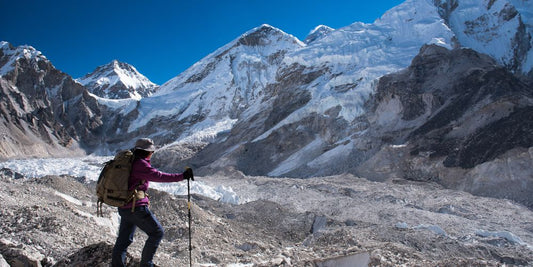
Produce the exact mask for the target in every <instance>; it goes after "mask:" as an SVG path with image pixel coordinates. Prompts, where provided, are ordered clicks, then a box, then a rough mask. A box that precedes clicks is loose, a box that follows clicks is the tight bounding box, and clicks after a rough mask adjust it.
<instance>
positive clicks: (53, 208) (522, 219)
mask: <svg viewBox="0 0 533 267" xmlns="http://www.w3.org/2000/svg"><path fill="white" fill-rule="evenodd" d="M0 173H1V174H0V202H1V203H2V209H0V254H1V256H2V257H3V259H0V266H8V265H7V264H10V265H11V266H108V263H109V259H110V253H111V249H112V244H113V242H114V238H115V235H116V230H117V226H118V219H119V218H118V216H117V214H116V212H115V211H114V209H113V208H110V207H109V208H108V207H106V208H105V210H104V217H103V218H99V217H96V207H95V203H96V200H95V197H94V194H93V191H94V183H87V182H86V181H85V180H84V179H82V178H75V177H69V176H47V177H43V178H38V179H27V178H24V177H21V176H20V175H19V176H17V175H15V174H14V173H13V172H11V171H9V170H3V171H2V172H0ZM197 180H202V182H204V183H207V184H210V185H212V186H216V185H223V186H227V187H231V188H232V189H233V190H234V191H235V192H236V193H237V194H238V195H239V197H240V203H242V204H239V205H233V204H228V203H223V202H220V201H216V200H212V199H208V198H206V197H202V196H198V195H193V206H192V214H193V224H192V229H193V231H192V243H193V252H192V258H193V265H194V266H399V265H404V266H504V265H505V266H531V265H532V264H533V246H532V245H533V212H532V211H531V210H529V209H527V208H526V207H524V206H522V205H519V204H516V203H513V202H510V201H508V200H501V199H493V198H486V197H476V196H473V195H471V194H469V193H465V192H459V191H453V190H447V189H443V188H442V187H440V186H438V185H436V184H433V183H425V182H413V181H405V180H390V181H386V182H370V181H368V180H366V179H361V178H357V177H353V176H351V175H338V176H331V177H323V178H311V179H305V180H302V179H281V178H266V177H249V176H244V175H242V174H240V173H238V172H232V171H228V172H225V173H219V174H217V175H213V176H209V177H198V178H197ZM150 194H151V196H152V197H151V199H152V203H153V204H152V210H153V211H154V213H155V214H156V216H157V217H158V219H159V220H160V222H161V223H162V225H163V226H164V227H165V230H166V232H165V238H164V240H163V242H162V245H161V247H160V249H159V250H158V253H157V255H156V258H155V262H156V263H157V265H158V266H187V265H188V224H187V201H186V198H185V197H181V196H173V195H169V194H168V193H165V192H160V191H156V190H152V191H151V192H150ZM144 240H145V235H144V234H143V233H142V232H139V233H138V234H137V236H136V238H135V241H134V243H133V244H132V246H131V247H130V249H129V251H128V252H129V260H130V263H131V265H132V266H133V264H134V263H135V262H138V258H139V257H140V251H141V249H142V245H143V243H144ZM6 262H7V263H6ZM3 264H4V265H3Z"/></svg>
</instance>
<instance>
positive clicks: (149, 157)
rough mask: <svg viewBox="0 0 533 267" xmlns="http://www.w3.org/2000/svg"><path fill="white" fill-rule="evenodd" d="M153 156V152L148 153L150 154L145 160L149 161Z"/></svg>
mask: <svg viewBox="0 0 533 267" xmlns="http://www.w3.org/2000/svg"><path fill="white" fill-rule="evenodd" d="M153 154H154V152H150V153H149V154H148V157H146V159H151V158H152V155H153Z"/></svg>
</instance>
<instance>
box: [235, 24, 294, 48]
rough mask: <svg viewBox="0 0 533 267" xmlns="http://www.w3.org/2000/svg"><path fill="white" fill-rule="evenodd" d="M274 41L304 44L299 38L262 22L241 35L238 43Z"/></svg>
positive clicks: (261, 44)
mask: <svg viewBox="0 0 533 267" xmlns="http://www.w3.org/2000/svg"><path fill="white" fill-rule="evenodd" d="M273 41H274V42H280V41H288V42H290V43H297V44H301V45H304V44H303V43H302V42H301V41H300V40H298V38H296V37H294V36H293V35H290V34H288V33H285V32H284V31H282V30H280V29H278V28H276V27H273V26H271V25H268V24H262V25H261V26H259V27H256V28H253V29H251V30H249V31H248V32H246V33H244V34H243V35H241V37H240V38H239V39H238V43H240V44H242V45H246V46H267V45H270V44H272V43H273Z"/></svg>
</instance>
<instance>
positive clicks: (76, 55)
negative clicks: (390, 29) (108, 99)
mask: <svg viewBox="0 0 533 267" xmlns="http://www.w3.org/2000/svg"><path fill="white" fill-rule="evenodd" d="M401 2H403V1H402V0H373V1H361V0H351V1H349V0H342V1H336V0H329V1H318V0H294V1H293V0H268V1H265V0H263V1H256V0H233V1H226V0H218V1H208V0H188V1H181V0H168V1H157V0H106V1H102V0H84V1H81V0H50V1H44V0H32V1H29V0H16V1H13V0H0V10H1V11H2V15H1V16H0V40H2V41H7V42H9V43H11V44H12V45H15V46H18V45H26V44H27V45H31V46H33V47H35V48H36V49H37V50H39V51H41V52H42V53H43V54H44V55H45V56H46V57H47V58H48V59H49V60H50V61H51V62H52V64H54V66H55V67H56V68H58V69H59V70H61V71H63V72H66V73H68V74H70V75H71V76H72V77H74V78H79V77H81V76H83V75H85V74H87V73H89V72H92V71H93V70H94V69H95V68H96V67H98V66H100V65H104V64H107V63H109V62H111V61H112V60H113V59H117V60H119V61H122V62H126V63H129V64H131V65H133V66H135V67H136V68H137V70H139V72H141V73H142V74H144V75H145V76H147V77H148V78H149V79H150V80H151V81H153V82H155V83H157V84H163V83H164V82H166V81H168V80H170V79H171V78H173V77H175V76H177V75H178V74H180V73H181V72H183V71H184V70H186V69H187V68H188V67H190V66H191V65H192V64H194V63H195V62H197V61H199V60H200V59H202V58H203V57H205V56H207V55H208V54H209V53H211V52H213V51H215V50H216V49H217V48H219V47H221V46H223V45H225V44H227V43H228V42H230V41H232V40H233V39H235V38H237V37H239V36H240V35H241V34H243V33H244V32H246V31H248V30H250V29H253V28H255V27H257V26H259V25H261V24H264V23H266V24H270V25H272V26H274V27H277V28H279V29H281V30H283V31H284V32H286V33H289V34H292V35H294V36H296V37H297V38H299V39H300V40H303V39H305V37H306V36H307V34H308V33H309V31H311V30H312V29H313V28H315V27H316V26H318V25H321V24H324V25H328V26H330V27H332V28H341V27H344V26H348V25H350V24H352V23H354V22H366V23H371V22H373V21H374V20H375V19H377V18H379V17H380V16H381V15H382V14H383V13H384V12H386V11H387V10H389V9H390V8H392V7H394V6H396V5H398V4H400V3H401Z"/></svg>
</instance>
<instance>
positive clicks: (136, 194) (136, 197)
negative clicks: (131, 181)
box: [131, 180, 150, 212]
mask: <svg viewBox="0 0 533 267" xmlns="http://www.w3.org/2000/svg"><path fill="white" fill-rule="evenodd" d="M144 183H146V180H142V181H140V182H139V184H138V185H137V186H136V187H135V189H134V190H133V195H132V196H131V197H132V199H133V200H132V201H133V203H132V204H131V212H134V211H135V204H136V203H137V200H140V199H143V198H145V197H148V194H147V193H146V192H145V191H142V190H138V189H139V186H141V185H143V184H144ZM148 205H150V199H148Z"/></svg>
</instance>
